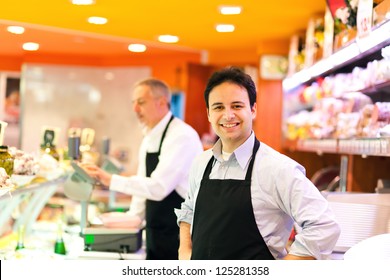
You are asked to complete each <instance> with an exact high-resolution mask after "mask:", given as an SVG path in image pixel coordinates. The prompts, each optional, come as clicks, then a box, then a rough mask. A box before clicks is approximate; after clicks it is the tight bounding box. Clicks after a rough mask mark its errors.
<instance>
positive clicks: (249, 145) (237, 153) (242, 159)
mask: <svg viewBox="0 0 390 280" xmlns="http://www.w3.org/2000/svg"><path fill="white" fill-rule="evenodd" d="M254 145H255V134H254V133H253V131H252V132H251V135H250V136H249V137H248V139H247V140H246V141H245V142H244V143H242V144H241V146H239V147H238V148H237V149H235V150H234V152H233V155H234V157H235V158H236V160H237V162H238V164H239V165H240V166H241V168H242V169H245V167H246V165H247V164H248V162H249V160H250V159H251V157H252V152H253V146H254ZM212 151H213V155H214V157H215V158H216V159H217V160H218V161H223V159H222V142H221V139H218V141H217V142H216V143H215V145H214V146H213V148H212ZM233 155H232V156H231V157H230V159H232V157H233Z"/></svg>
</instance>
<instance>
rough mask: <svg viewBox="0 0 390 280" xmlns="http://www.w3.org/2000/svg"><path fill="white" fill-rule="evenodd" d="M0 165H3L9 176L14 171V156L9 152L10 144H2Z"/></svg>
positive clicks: (0, 147)
mask: <svg viewBox="0 0 390 280" xmlns="http://www.w3.org/2000/svg"><path fill="white" fill-rule="evenodd" d="M0 167H3V168H4V169H5V171H6V172H7V175H8V176H11V175H12V173H13V172H14V158H13V156H12V155H11V154H10V153H9V152H8V146H4V145H3V146H0Z"/></svg>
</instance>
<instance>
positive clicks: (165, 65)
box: [0, 53, 200, 90]
mask: <svg viewBox="0 0 390 280" xmlns="http://www.w3.org/2000/svg"><path fill="white" fill-rule="evenodd" d="M199 61H200V55H199V54H197V53H189V54H184V53H183V54H182V53H178V54H175V55H166V54H162V55H154V56H150V55H147V56H146V55H140V56H139V57H134V56H132V57H127V56H126V57H112V56H106V57H94V56H89V57H88V56H69V55H53V54H39V55H28V56H23V57H8V56H3V57H1V56H0V71H21V68H22V65H23V64H24V63H42V64H59V65H79V66H105V67H106V66H113V67H115V66H118V67H125V66H149V67H151V69H152V75H153V76H154V77H156V78H159V79H162V80H164V81H165V82H166V83H168V84H169V85H170V86H171V87H172V88H173V89H177V88H179V89H182V90H185V89H186V88H185V86H186V85H185V81H186V80H187V77H185V75H186V71H185V68H186V65H187V64H188V63H199Z"/></svg>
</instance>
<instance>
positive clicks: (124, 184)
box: [110, 131, 202, 201]
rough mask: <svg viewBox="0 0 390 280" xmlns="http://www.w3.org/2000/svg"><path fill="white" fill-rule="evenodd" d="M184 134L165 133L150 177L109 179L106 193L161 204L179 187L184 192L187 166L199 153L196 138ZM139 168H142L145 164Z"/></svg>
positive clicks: (113, 177) (198, 142)
mask: <svg viewBox="0 0 390 280" xmlns="http://www.w3.org/2000/svg"><path fill="white" fill-rule="evenodd" d="M186 132H188V131H179V132H175V131H171V133H167V135H166V137H165V139H164V142H163V145H162V149H161V153H160V157H159V163H158V165H157V167H156V169H155V170H154V171H153V172H152V174H151V176H150V177H145V176H139V175H138V176H131V177H123V176H119V175H113V176H112V179H111V183H110V189H111V190H115V191H120V192H123V193H127V194H130V195H136V196H142V197H144V198H146V199H150V200H155V201H161V200H163V199H164V198H165V197H166V196H167V195H169V194H170V193H171V192H172V191H173V190H174V189H176V188H177V187H178V186H179V185H180V186H181V187H182V188H185V192H186V191H187V189H188V182H187V180H188V173H189V169H190V166H191V164H192V161H193V159H194V158H195V156H196V155H197V154H199V153H200V152H201V151H202V147H201V142H200V140H199V137H198V136H197V135H195V133H194V134H192V133H186ZM195 137H197V138H195ZM140 164H144V165H145V162H140ZM181 195H185V194H184V193H182V194H181Z"/></svg>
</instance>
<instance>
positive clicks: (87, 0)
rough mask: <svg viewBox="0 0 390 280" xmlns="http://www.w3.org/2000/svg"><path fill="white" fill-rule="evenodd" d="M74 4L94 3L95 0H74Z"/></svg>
mask: <svg viewBox="0 0 390 280" xmlns="http://www.w3.org/2000/svg"><path fill="white" fill-rule="evenodd" d="M72 4H73V5H93V4H95V0H72Z"/></svg>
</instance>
